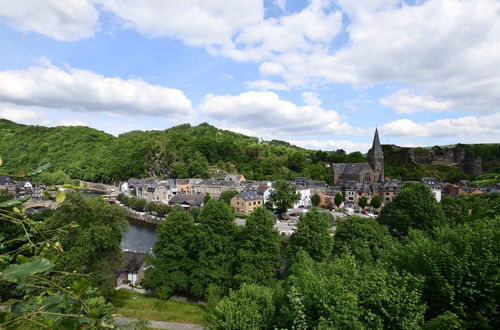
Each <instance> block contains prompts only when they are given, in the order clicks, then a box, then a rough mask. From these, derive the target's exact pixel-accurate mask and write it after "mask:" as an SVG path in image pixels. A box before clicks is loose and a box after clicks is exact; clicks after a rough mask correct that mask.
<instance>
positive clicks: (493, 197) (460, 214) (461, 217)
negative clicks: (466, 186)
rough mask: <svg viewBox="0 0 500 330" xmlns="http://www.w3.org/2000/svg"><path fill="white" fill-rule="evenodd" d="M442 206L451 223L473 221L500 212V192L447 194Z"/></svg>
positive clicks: (491, 216) (493, 215)
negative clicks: (453, 195)
mask: <svg viewBox="0 0 500 330" xmlns="http://www.w3.org/2000/svg"><path fill="white" fill-rule="evenodd" d="M441 206H442V208H443V212H444V215H445V216H446V218H447V219H448V222H449V223H450V224H459V223H471V222H475V221H477V220H479V219H485V218H493V217H495V216H496V215H497V214H500V194H484V195H460V196H458V197H449V196H445V197H443V199H442V200H441Z"/></svg>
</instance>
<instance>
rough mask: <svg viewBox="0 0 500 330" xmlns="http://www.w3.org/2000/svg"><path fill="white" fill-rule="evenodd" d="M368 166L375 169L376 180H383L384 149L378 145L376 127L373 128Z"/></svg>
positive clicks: (378, 139)
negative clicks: (373, 133)
mask: <svg viewBox="0 0 500 330" xmlns="http://www.w3.org/2000/svg"><path fill="white" fill-rule="evenodd" d="M369 160H370V166H371V167H372V168H373V170H374V171H375V175H376V179H377V182H380V181H383V180H384V151H383V150H382V146H381V145H380V138H379V136H378V129H375V136H374V137H373V144H372V148H371V149H370V153H369Z"/></svg>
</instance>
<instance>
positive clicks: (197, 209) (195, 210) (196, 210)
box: [189, 206, 201, 222]
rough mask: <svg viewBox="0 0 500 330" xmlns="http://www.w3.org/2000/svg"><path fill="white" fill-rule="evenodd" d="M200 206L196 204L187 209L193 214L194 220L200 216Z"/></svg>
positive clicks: (196, 220)
mask: <svg viewBox="0 0 500 330" xmlns="http://www.w3.org/2000/svg"><path fill="white" fill-rule="evenodd" d="M200 212H201V208H200V207H198V206H193V207H191V208H190V209H189V213H191V215H192V216H193V219H194V221H195V222H198V217H199V216H200Z"/></svg>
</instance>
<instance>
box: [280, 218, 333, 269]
mask: <svg viewBox="0 0 500 330" xmlns="http://www.w3.org/2000/svg"><path fill="white" fill-rule="evenodd" d="M332 225H333V219H332V217H331V215H330V214H327V213H325V212H319V211H318V209H316V208H313V209H312V210H311V211H309V212H308V213H306V214H304V215H302V216H301V217H300V220H299V222H298V223H297V230H296V231H295V232H294V233H293V234H292V235H291V236H290V239H289V242H288V257H289V259H290V261H292V262H293V261H294V260H295V256H296V255H297V253H298V252H299V251H301V250H302V251H305V252H307V253H308V254H309V255H310V256H311V258H313V259H314V260H316V261H321V260H325V259H327V258H328V257H329V256H330V254H331V252H332V244H333V238H332Z"/></svg>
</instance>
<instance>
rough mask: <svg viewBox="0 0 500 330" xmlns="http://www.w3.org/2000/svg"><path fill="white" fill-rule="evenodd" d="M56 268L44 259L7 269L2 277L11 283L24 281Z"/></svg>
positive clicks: (11, 266)
mask: <svg viewBox="0 0 500 330" xmlns="http://www.w3.org/2000/svg"><path fill="white" fill-rule="evenodd" d="M52 267H54V264H52V263H51V262H50V261H49V260H47V259H45V258H42V259H37V260H35V261H31V262H27V263H25V264H22V265H18V264H14V265H10V266H9V267H7V268H5V269H4V271H3V274H2V277H3V278H4V279H5V280H7V281H11V282H19V281H24V280H25V279H27V278H28V277H30V276H31V275H33V274H36V273H40V272H44V271H47V270H49V269H51V268H52Z"/></svg>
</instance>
